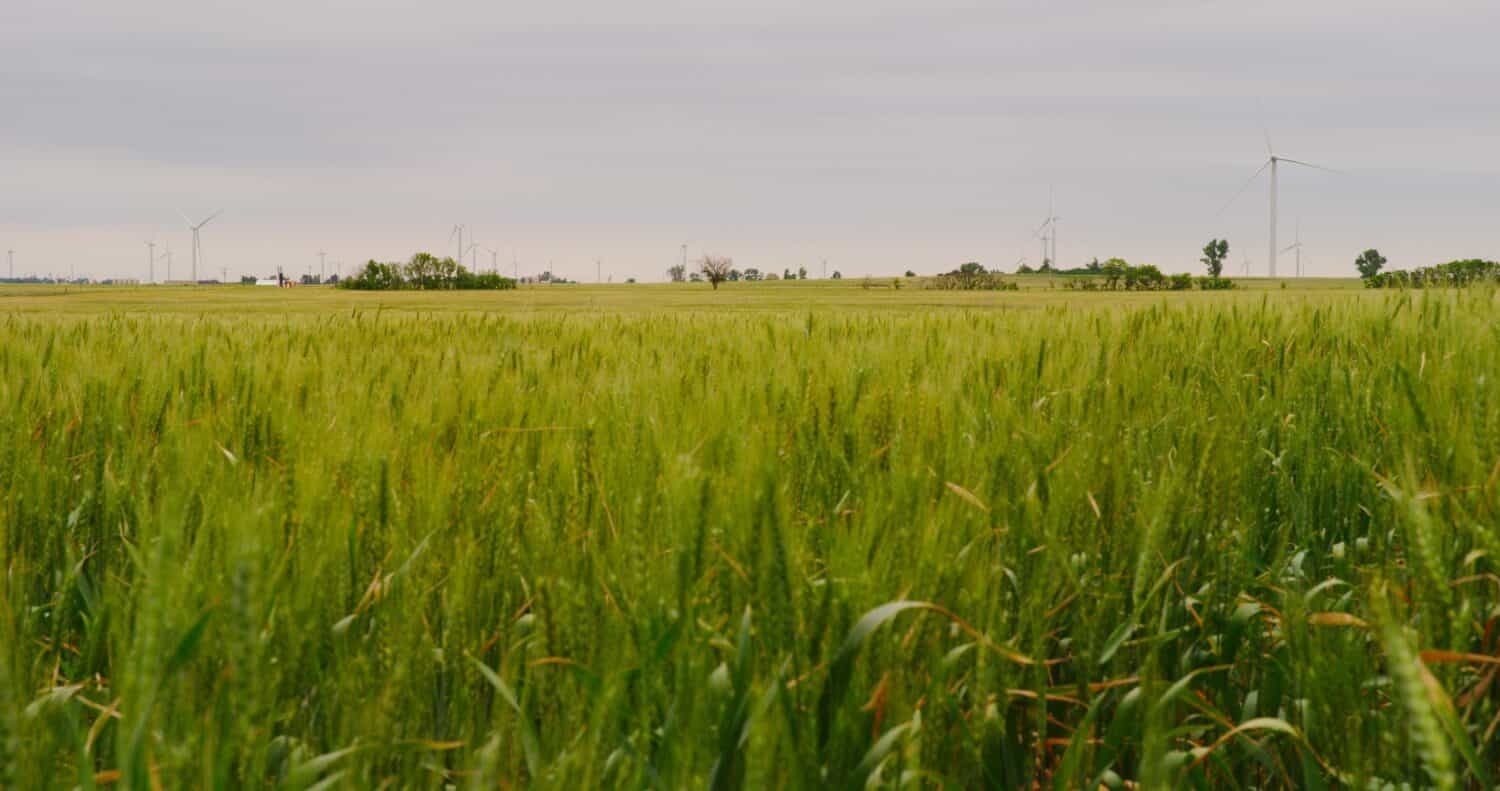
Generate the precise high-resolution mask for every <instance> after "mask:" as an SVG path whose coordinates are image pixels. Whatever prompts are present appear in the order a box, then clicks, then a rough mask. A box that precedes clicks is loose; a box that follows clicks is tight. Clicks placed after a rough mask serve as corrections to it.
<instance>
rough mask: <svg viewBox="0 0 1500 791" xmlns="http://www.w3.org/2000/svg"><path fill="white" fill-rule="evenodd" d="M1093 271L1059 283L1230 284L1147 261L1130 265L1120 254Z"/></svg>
mask: <svg viewBox="0 0 1500 791" xmlns="http://www.w3.org/2000/svg"><path fill="white" fill-rule="evenodd" d="M1094 271H1097V272H1098V274H1099V276H1098V277H1088V278H1073V277H1070V278H1069V279H1068V280H1067V281H1066V282H1064V284H1063V287H1064V288H1069V289H1076V290H1079V291H1187V290H1188V289H1191V288H1192V287H1193V286H1195V285H1196V286H1197V287H1198V288H1200V289H1203V290H1204V291H1219V290H1222V289H1230V288H1234V283H1233V282H1232V281H1230V280H1227V279H1225V278H1221V277H1196V278H1195V277H1193V276H1192V275H1189V274H1186V273H1183V274H1177V275H1166V274H1163V273H1162V271H1161V270H1160V269H1157V268H1156V267H1155V266H1152V265H1151V264H1144V265H1142V266H1133V265H1131V264H1130V263H1128V262H1126V261H1125V260H1124V259H1120V258H1111V259H1109V260H1108V261H1105V262H1104V263H1103V264H1102V265H1101V266H1100V267H1099V268H1098V269H1097V270H1094Z"/></svg>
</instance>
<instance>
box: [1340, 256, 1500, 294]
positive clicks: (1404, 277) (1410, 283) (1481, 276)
mask: <svg viewBox="0 0 1500 791" xmlns="http://www.w3.org/2000/svg"><path fill="white" fill-rule="evenodd" d="M1483 282H1488V283H1497V282H1500V262H1496V261H1485V260H1482V259H1478V258H1470V259H1468V260H1464V261H1449V262H1448V263H1446V264H1438V265H1436V266H1425V267H1422V268H1420V269H1412V270H1396V271H1392V272H1375V273H1372V274H1371V275H1369V276H1368V277H1366V278H1365V287H1366V288H1448V287H1458V286H1469V285H1473V284H1475V283H1483Z"/></svg>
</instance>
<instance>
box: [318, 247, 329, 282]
mask: <svg viewBox="0 0 1500 791" xmlns="http://www.w3.org/2000/svg"><path fill="white" fill-rule="evenodd" d="M327 280H328V253H327V252H325V251H323V250H319V251H318V282H319V283H323V282H327Z"/></svg>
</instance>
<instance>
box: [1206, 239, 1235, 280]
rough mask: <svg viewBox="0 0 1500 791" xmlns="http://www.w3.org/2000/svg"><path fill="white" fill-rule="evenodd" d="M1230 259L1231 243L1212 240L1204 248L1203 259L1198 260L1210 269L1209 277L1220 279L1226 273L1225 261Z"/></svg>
mask: <svg viewBox="0 0 1500 791" xmlns="http://www.w3.org/2000/svg"><path fill="white" fill-rule="evenodd" d="M1227 257H1229V241H1228V240H1226V239H1210V240H1209V242H1208V244H1206V245H1204V246H1203V257H1202V258H1200V259H1198V260H1199V261H1202V262H1203V265H1204V266H1205V267H1207V268H1208V276H1209V277H1211V278H1214V279H1218V277H1219V275H1220V274H1222V273H1223V272H1224V259H1225V258H1227Z"/></svg>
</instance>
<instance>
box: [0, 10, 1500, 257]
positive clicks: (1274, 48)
mask: <svg viewBox="0 0 1500 791" xmlns="http://www.w3.org/2000/svg"><path fill="white" fill-rule="evenodd" d="M628 6H629V7H624V5H622V4H607V3H602V2H598V1H597V0H588V1H586V2H583V1H580V2H571V3H555V4H550V5H548V6H547V7H545V8H543V7H537V6H530V5H527V6H519V5H518V6H515V7H505V6H503V5H500V6H497V5H490V4H481V3H477V2H469V1H467V0H465V1H464V2H458V1H450V2H442V3H434V4H426V5H425V6H423V7H421V8H418V7H415V5H414V4H410V3H404V2H391V1H386V2H373V3H371V2H362V3H355V2H348V1H345V0H340V1H339V2H321V3H290V2H286V1H285V0H267V2H262V3H260V4H257V5H255V6H254V7H233V8H227V7H225V8H218V7H211V6H203V5H200V4H196V3H188V2H178V0H138V2H135V3H131V4H129V7H123V6H121V5H120V4H112V3H103V2H98V0H87V1H86V2H81V3H74V4H70V5H69V6H66V7H60V6H57V5H55V4H53V3H48V2H44V0H10V2H8V3H6V4H5V6H4V7H3V8H0V71H3V73H4V74H5V78H4V79H3V80H0V113H3V114H4V116H5V122H4V123H0V161H3V162H4V164H5V167H4V168H3V170H0V173H3V175H0V267H3V266H4V263H5V261H4V257H3V256H4V251H5V250H7V249H14V250H16V257H15V260H16V273H17V274H18V275H26V274H32V273H35V274H42V275H45V274H47V273H48V272H52V273H55V274H66V273H67V272H68V269H69V265H70V264H71V265H72V266H73V268H74V270H75V271H76V272H77V273H79V274H81V275H82V274H87V275H90V276H93V277H98V278H105V277H137V278H143V277H145V275H146V268H147V267H146V258H147V252H146V250H147V248H146V243H147V242H148V241H156V242H157V243H158V248H157V249H158V251H161V250H163V249H164V245H166V244H168V243H169V244H170V245H171V247H172V250H173V253H174V256H173V258H174V260H173V275H174V276H177V277H182V276H185V275H186V273H187V269H188V266H189V245H190V235H189V232H188V231H187V229H186V227H185V224H184V223H183V222H182V221H181V220H180V219H179V218H178V214H177V212H178V210H179V209H180V210H181V211H182V212H184V213H186V214H188V215H190V216H191V217H192V218H193V219H194V220H195V221H196V220H198V219H201V218H202V217H203V216H206V215H208V214H210V213H211V212H213V211H215V210H218V209H223V210H224V215H223V216H222V217H221V218H220V219H218V220H216V221H215V222H214V223H212V224H210V225H209V226H208V227H207V228H206V229H205V230H204V232H203V246H204V264H203V268H202V270H201V271H200V273H199V276H200V277H218V276H220V273H221V269H224V268H227V270H228V273H229V276H230V277H231V278H236V277H238V276H239V275H241V274H257V275H265V274H269V273H272V272H274V271H275V270H276V268H277V267H278V266H280V267H282V268H284V269H285V270H286V271H287V272H288V273H289V274H302V273H304V272H307V271H309V270H311V271H314V272H315V271H317V268H318V256H317V252H318V251H319V250H320V249H323V250H326V251H328V262H329V268H330V270H333V269H334V264H335V262H338V263H342V264H343V269H345V270H348V269H352V268H353V267H354V266H356V265H357V264H358V263H360V262H362V261H364V260H366V259H370V258H376V259H381V260H394V259H404V258H406V257H408V256H410V255H411V254H412V253H413V252H415V251H417V250H427V251H430V252H434V253H438V254H452V253H453V252H454V245H453V244H452V243H451V242H450V241H449V232H450V229H451V228H452V226H453V225H454V224H455V223H464V224H468V225H471V226H472V227H473V229H474V231H475V232H476V233H477V235H478V241H479V242H480V243H481V244H484V245H486V246H488V247H493V248H495V249H497V250H498V251H499V252H498V255H496V256H495V259H496V262H497V263H498V265H499V266H498V268H499V269H500V271H502V272H505V273H509V272H510V271H511V261H512V258H513V257H515V258H519V260H520V262H521V271H522V274H535V273H537V272H540V271H542V270H543V269H545V268H547V267H548V266H549V262H550V266H551V268H552V270H553V271H554V272H556V273H558V274H560V275H563V276H566V277H568V278H571V279H578V280H584V281H592V280H594V278H595V271H596V266H595V262H596V260H599V261H602V262H603V267H602V268H603V270H604V272H605V274H606V276H610V275H612V276H613V278H614V280H615V281H616V282H618V281H622V280H624V279H625V278H627V277H635V278H638V279H641V280H660V279H663V277H664V272H665V270H666V268H667V267H668V266H670V265H672V264H673V263H676V262H677V261H679V260H680V257H681V247H680V246H681V245H682V244H684V243H685V244H687V245H688V247H689V255H690V256H692V257H696V256H698V255H701V254H703V253H705V252H713V253H718V254H723V255H729V256H733V257H734V258H735V260H736V262H737V264H738V265H739V266H740V267H742V268H743V267H757V268H760V269H762V270H767V271H776V272H781V271H782V270H783V269H792V270H795V269H797V268H798V267H799V266H805V267H807V269H808V270H809V271H810V272H811V273H812V274H814V275H818V274H821V271H822V266H821V262H822V261H823V260H825V259H826V260H827V261H828V266H829V269H830V271H831V270H834V269H837V270H840V271H841V272H843V273H844V274H845V275H846V276H850V277H857V276H862V275H865V274H872V275H894V274H899V273H901V272H903V271H905V270H907V269H912V270H916V271H918V272H921V273H932V272H937V271H941V270H944V269H950V268H952V267H954V266H957V265H958V264H959V263H962V262H964V261H971V260H977V261H980V262H982V263H984V264H985V265H986V266H990V267H996V268H1000V269H1004V270H1007V271H1013V270H1014V269H1015V268H1016V265H1017V264H1018V263H1019V261H1020V260H1021V259H1022V258H1023V257H1024V259H1025V260H1026V262H1027V263H1029V264H1031V265H1032V266H1036V265H1037V264H1038V263H1039V259H1040V243H1039V242H1038V241H1037V240H1036V239H1035V238H1033V236H1032V230H1033V229H1034V228H1035V227H1036V225H1037V224H1038V223H1040V222H1041V221H1042V219H1043V218H1044V217H1045V216H1046V213H1047V202H1048V192H1049V189H1055V192H1056V201H1057V214H1058V215H1059V216H1060V217H1061V218H1062V219H1061V222H1060V227H1061V235H1060V242H1059V253H1060V259H1061V261H1060V265H1062V266H1075V265H1080V264H1082V263H1085V262H1087V261H1088V260H1089V259H1091V258H1093V257H1098V258H1100V259H1104V258H1108V257H1111V256H1119V257H1123V258H1126V259H1128V260H1130V261H1132V262H1134V263H1154V264H1156V265H1158V266H1160V267H1162V268H1163V269H1164V270H1167V271H1194V272H1197V271H1201V267H1200V266H1199V265H1198V263H1197V258H1198V255H1199V252H1198V251H1199V248H1201V247H1202V245H1203V243H1204V242H1206V241H1207V240H1208V239H1209V238H1210V237H1216V236H1217V237H1227V238H1228V239H1229V240H1230V243H1231V254H1230V261H1229V264H1228V266H1227V267H1226V270H1227V271H1228V272H1229V273H1230V274H1237V273H1238V272H1239V271H1240V270H1241V267H1242V265H1243V261H1244V259H1245V258H1246V257H1247V256H1248V257H1249V258H1250V259H1251V261H1252V263H1253V267H1254V269H1253V272H1252V273H1253V274H1257V275H1259V274H1264V271H1265V263H1266V183H1265V181H1264V178H1262V180H1261V181H1259V182H1257V183H1256V184H1255V185H1254V186H1253V187H1251V189H1250V190H1249V191H1248V192H1246V193H1245V194H1244V195H1242V196H1241V197H1240V198H1239V199H1238V201H1237V202H1236V203H1235V204H1234V205H1233V206H1232V207H1231V208H1230V209H1229V210H1228V211H1225V212H1223V213H1222V215H1221V214H1219V211H1220V209H1221V207H1222V206H1223V205H1224V204H1225V202H1226V201H1228V200H1229V199H1230V197H1231V196H1233V195H1234V193H1235V191H1236V190H1238V189H1239V188H1240V185H1241V184H1242V183H1244V181H1245V180H1246V179H1247V178H1249V177H1250V175H1251V174H1252V173H1254V172H1255V170H1256V168H1258V167H1259V166H1260V165H1261V163H1262V162H1263V161H1264V159H1265V156H1266V152H1265V143H1264V140H1263V131H1262V124H1263V123H1264V125H1265V127H1267V128H1268V129H1269V131H1270V134H1271V136H1272V137H1273V139H1274V141H1275V143H1276V147H1277V149H1278V153H1280V154H1283V155H1285V156H1290V157H1295V158H1298V159H1306V160H1308V161H1312V162H1317V163H1320V164H1325V165H1328V166H1330V167H1335V168H1339V169H1340V170H1342V171H1344V173H1343V174H1342V175H1331V174H1326V173H1320V172H1315V171H1308V170H1302V169H1296V168H1292V167H1287V168H1286V169H1284V170H1283V178H1282V184H1281V215H1280V216H1281V229H1280V232H1281V240H1280V241H1281V244H1282V245H1286V244H1290V243H1291V242H1292V241H1293V239H1294V234H1295V231H1296V226H1297V224H1298V222H1299V220H1300V222H1301V225H1302V241H1303V243H1304V245H1305V248H1304V250H1305V252H1304V265H1305V267H1306V270H1307V273H1308V274H1309V275H1322V276H1348V275H1352V274H1353V268H1352V265H1351V263H1350V262H1351V261H1352V259H1353V258H1354V256H1355V255H1356V254H1357V253H1358V252H1359V251H1360V250H1361V249H1364V248H1366V247H1378V248H1380V249H1381V251H1382V252H1384V253H1385V254H1386V255H1387V256H1388V257H1389V259H1390V265H1391V266H1393V267H1397V268H1406V267H1412V266H1421V265H1427V264H1431V263H1436V262H1439V261H1446V260H1449V259H1453V258H1460V257H1473V256H1485V257H1491V258H1500V249H1496V248H1497V246H1500V245H1497V241H1500V240H1497V231H1496V230H1495V226H1496V222H1495V220H1494V214H1495V212H1494V202H1495V200H1496V199H1495V197H1494V196H1495V195H1496V194H1497V190H1496V179H1497V176H1500V147H1497V145H1496V143H1497V139H1496V138H1497V134H1496V130H1497V128H1500V107H1497V106H1496V104H1495V103H1494V102H1491V101H1486V100H1484V98H1483V97H1485V96H1488V95H1489V94H1490V93H1492V91H1493V89H1492V87H1491V83H1492V82H1493V77H1494V75H1495V74H1496V73H1497V72H1500V53H1497V52H1496V51H1495V49H1494V48H1493V47H1492V46H1491V45H1490V42H1489V41H1488V40H1487V39H1488V38H1489V36H1490V31H1493V30H1495V29H1496V28H1497V24H1500V8H1497V7H1496V6H1495V5H1494V4H1491V3H1481V2H1477V1H1475V2H1469V1H1467V0H1466V1H1465V2H1455V3H1449V4H1446V6H1445V7H1444V8H1441V9H1430V8H1421V9H1417V8H1413V7H1412V6H1411V5H1410V4H1406V3H1395V2H1378V3H1355V2H1352V0H1338V1H1337V2H1327V3H1318V4H1309V3H1305V2H1304V3H1291V2H1281V1H1280V0H1277V1H1276V2H1270V3H1262V4H1256V5H1254V6H1250V5H1243V4H1231V3H1220V2H1213V3H1181V2H1178V3H1172V2H1157V3H1152V4H1149V5H1141V4H1132V6H1131V7H1128V8H1127V7H1123V6H1122V5H1121V4H1116V3H1106V2H1102V0H1078V1H1076V2H1060V3H1059V2H1054V3H1040V2H1029V3H1024V4H1014V5H1012V6H1010V7H1007V8H998V9H997V8H994V7H992V5H991V4H980V3H956V2H940V3H923V4H915V3H894V2H880V1H877V2H873V3H872V2H865V3H858V4H856V3H851V2H845V1H844V0H836V1H835V2H832V3H825V4H821V5H819V6H817V7H815V8H803V7H802V4H799V3H794V2H791V1H790V0H772V2H756V3H750V2H748V0H734V2H724V3H715V4H712V5H711V6H710V5H705V4H702V3H698V4H686V3H676V2H666V1H665V0H646V2H637V3H631V4H628ZM490 262H491V255H490V253H489V252H486V251H481V252H480V254H479V260H478V264H479V266H480V268H482V269H488V268H489V266H490ZM466 263H467V259H466ZM1292 266H1293V258H1292V256H1291V254H1287V255H1285V256H1283V257H1282V259H1281V262H1280V267H1279V268H1280V273H1281V274H1291V272H1292ZM164 267H165V264H164V262H163V263H160V264H158V266H157V276H158V279H164V277H165V271H164ZM3 274H5V273H4V271H3V270H0V275H3Z"/></svg>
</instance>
